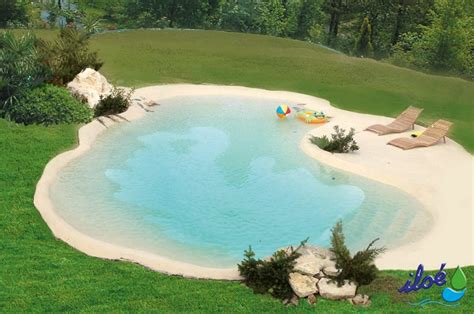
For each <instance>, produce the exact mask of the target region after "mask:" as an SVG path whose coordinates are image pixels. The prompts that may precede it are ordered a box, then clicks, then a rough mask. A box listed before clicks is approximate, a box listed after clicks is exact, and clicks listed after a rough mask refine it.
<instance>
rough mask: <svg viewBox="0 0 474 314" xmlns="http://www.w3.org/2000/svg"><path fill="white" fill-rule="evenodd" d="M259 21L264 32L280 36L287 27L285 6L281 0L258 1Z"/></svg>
mask: <svg viewBox="0 0 474 314" xmlns="http://www.w3.org/2000/svg"><path fill="white" fill-rule="evenodd" d="M257 12H258V14H259V18H258V23H259V25H260V30H261V32H262V33H264V34H269V35H274V36H279V35H281V34H282V33H283V32H284V30H285V27H286V20H285V7H284V6H283V5H282V3H281V1H280V0H266V1H258V2H257Z"/></svg>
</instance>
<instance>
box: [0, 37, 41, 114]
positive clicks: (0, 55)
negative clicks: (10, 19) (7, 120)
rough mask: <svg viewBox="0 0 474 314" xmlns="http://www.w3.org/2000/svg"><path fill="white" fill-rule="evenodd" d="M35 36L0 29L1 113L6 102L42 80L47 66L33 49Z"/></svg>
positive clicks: (10, 101)
mask: <svg viewBox="0 0 474 314" xmlns="http://www.w3.org/2000/svg"><path fill="white" fill-rule="evenodd" d="M36 42H37V40H36V37H35V36H34V35H32V34H30V33H28V34H26V35H23V36H20V37H15V36H14V35H13V33H11V32H3V33H0V64H1V67H0V115H1V116H3V115H4V111H5V109H6V106H9V105H12V104H13V101H14V100H15V97H16V96H17V95H18V94H19V93H21V92H22V91H23V90H25V89H29V88H33V87H35V86H38V85H40V84H42V83H43V82H44V81H45V80H46V79H47V77H48V69H47V68H46V67H45V65H44V64H42V62H41V60H40V58H39V54H38V52H37V50H36Z"/></svg>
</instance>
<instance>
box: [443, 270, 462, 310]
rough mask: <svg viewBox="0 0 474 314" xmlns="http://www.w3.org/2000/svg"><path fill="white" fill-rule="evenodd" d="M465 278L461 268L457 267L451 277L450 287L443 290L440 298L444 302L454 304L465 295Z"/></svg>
mask: <svg viewBox="0 0 474 314" xmlns="http://www.w3.org/2000/svg"><path fill="white" fill-rule="evenodd" d="M466 285H467V278H466V275H465V274H464V272H463V271H462V269H461V267H459V266H458V267H457V268H456V270H455V271H454V274H453V276H452V277H451V282H450V286H451V287H446V288H444V289H443V292H441V296H442V297H443V300H445V301H446V302H456V301H459V300H461V298H462V297H463V296H464V294H465V293H466V290H467V289H466Z"/></svg>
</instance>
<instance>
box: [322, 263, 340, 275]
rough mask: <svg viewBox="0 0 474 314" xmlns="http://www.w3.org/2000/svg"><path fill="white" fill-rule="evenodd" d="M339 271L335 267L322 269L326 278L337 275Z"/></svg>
mask: <svg viewBox="0 0 474 314" xmlns="http://www.w3.org/2000/svg"><path fill="white" fill-rule="evenodd" d="M340 272H341V271H340V270H339V269H337V268H336V266H327V267H324V269H323V273H324V274H325V275H327V276H332V277H334V276H337V275H339V273H340Z"/></svg>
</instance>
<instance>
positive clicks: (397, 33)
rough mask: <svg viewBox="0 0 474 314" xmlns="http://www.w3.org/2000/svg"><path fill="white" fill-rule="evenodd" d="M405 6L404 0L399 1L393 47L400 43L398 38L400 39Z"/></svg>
mask: <svg viewBox="0 0 474 314" xmlns="http://www.w3.org/2000/svg"><path fill="white" fill-rule="evenodd" d="M403 6H404V4H403V0H400V1H398V10H397V16H396V19H395V29H394V30H393V36H392V46H393V45H395V44H396V43H397V42H398V38H399V37H400V28H401V27H402V18H403Z"/></svg>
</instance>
